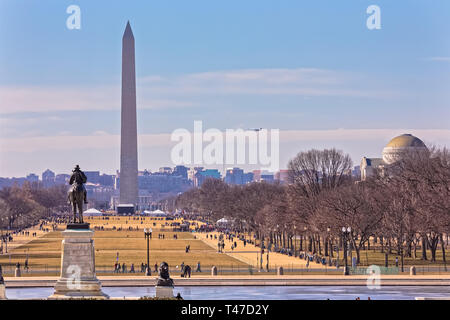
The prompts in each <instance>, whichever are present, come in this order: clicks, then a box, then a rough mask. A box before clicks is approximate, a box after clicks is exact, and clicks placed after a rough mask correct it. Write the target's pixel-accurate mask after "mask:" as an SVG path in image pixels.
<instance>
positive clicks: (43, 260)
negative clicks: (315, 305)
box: [0, 216, 444, 276]
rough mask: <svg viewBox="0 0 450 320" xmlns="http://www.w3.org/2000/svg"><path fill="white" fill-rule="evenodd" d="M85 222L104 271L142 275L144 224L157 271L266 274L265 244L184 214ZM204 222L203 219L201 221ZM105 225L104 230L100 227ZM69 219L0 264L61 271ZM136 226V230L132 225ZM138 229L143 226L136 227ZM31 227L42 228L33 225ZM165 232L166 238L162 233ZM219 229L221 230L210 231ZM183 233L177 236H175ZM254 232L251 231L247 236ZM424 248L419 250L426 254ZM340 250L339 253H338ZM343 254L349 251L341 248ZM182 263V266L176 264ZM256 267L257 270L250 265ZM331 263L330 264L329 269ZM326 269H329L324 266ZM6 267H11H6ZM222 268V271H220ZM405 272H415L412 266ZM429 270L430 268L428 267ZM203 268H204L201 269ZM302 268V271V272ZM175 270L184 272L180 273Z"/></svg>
mask: <svg viewBox="0 0 450 320" xmlns="http://www.w3.org/2000/svg"><path fill="white" fill-rule="evenodd" d="M85 222H88V223H90V227H91V229H93V230H95V236H94V246H95V261H96V269H97V273H99V274H102V275H108V274H110V275H113V269H114V264H115V263H116V261H117V254H119V259H118V262H119V263H120V264H121V265H122V264H123V263H124V262H125V264H126V266H127V270H128V272H127V273H125V274H123V273H120V275H121V276H124V275H142V273H140V269H141V263H146V261H147V242H146V240H145V237H144V228H152V239H151V240H150V242H149V243H150V266H151V269H152V274H154V265H155V263H157V264H158V265H159V264H160V263H161V262H163V261H165V262H167V263H168V264H169V266H170V268H171V272H172V273H174V272H177V271H179V270H180V265H181V263H182V262H184V264H185V265H190V266H191V268H192V276H195V275H196V273H195V270H196V266H197V263H198V262H200V263H201V268H202V273H201V275H210V274H211V267H212V266H217V267H218V269H219V270H223V269H226V270H227V271H225V273H224V274H242V275H243V274H249V273H252V274H255V275H258V274H262V273H259V272H257V270H258V267H259V265H258V263H259V261H260V260H259V257H260V256H259V255H258V254H259V252H260V248H259V247H255V246H254V245H252V244H247V245H246V246H245V247H244V246H243V242H242V241H239V240H236V241H237V243H238V247H237V248H236V249H234V250H232V249H231V244H232V243H233V242H229V241H228V240H225V252H226V253H218V252H217V240H216V239H210V238H208V239H206V235H207V234H206V233H196V232H175V231H173V227H172V226H170V224H171V223H174V222H175V223H177V222H178V223H179V222H181V220H165V218H154V217H118V216H110V217H108V218H105V217H85ZM199 224H201V223H200V222H199ZM101 227H103V230H99V228H101ZM64 228H65V225H62V224H61V225H58V228H57V230H56V231H50V232H47V233H42V232H40V231H39V232H38V237H31V236H28V237H27V236H15V238H14V241H13V242H10V243H9V246H10V249H9V250H8V253H7V254H3V255H0V264H1V265H2V266H4V268H5V267H6V268H8V267H9V268H10V270H12V268H13V267H15V265H16V264H17V263H18V262H19V263H20V264H21V268H22V269H23V266H24V262H25V260H26V258H27V257H28V265H29V267H30V270H32V272H29V273H27V272H22V275H23V276H31V275H33V276H38V275H39V276H42V275H48V276H50V275H58V274H59V268H60V263H61V240H62V237H61V232H62V231H63V230H64ZM130 228H131V229H132V230H130ZM136 229H137V230H136ZM29 231H30V233H32V232H36V231H38V230H37V229H35V230H33V229H30V230H29ZM159 234H161V235H164V239H162V238H159V237H158V235H159ZM209 234H213V235H214V234H216V235H218V233H217V232H216V233H208V235H209ZM174 235H177V239H175V238H174ZM249 238H250V237H249V236H247V239H249ZM186 246H190V251H189V252H188V253H186ZM420 254H421V252H420V251H418V252H417V256H418V257H420ZM335 256H336V255H335ZM340 257H341V259H342V257H343V253H342V252H340ZM266 259H267V254H264V255H263V263H262V266H263V268H265V267H266V262H267V260H266ZM437 260H438V261H437V263H430V262H428V261H422V260H420V259H412V258H405V265H406V266H410V265H415V266H425V267H426V268H427V267H428V266H429V267H430V268H431V267H438V266H439V267H440V268H439V271H436V269H433V270H430V274H436V273H444V266H443V264H442V256H440V255H439V252H437ZM394 261H395V255H393V254H392V255H390V256H389V266H391V267H392V266H394V264H395V262H394ZM132 263H134V268H135V272H136V273H134V274H133V273H130V272H129V271H130V267H131V264H132ZM371 264H377V265H380V266H383V265H384V254H383V253H381V252H379V251H377V252H375V251H373V250H370V251H361V261H360V266H368V265H371ZM176 266H178V268H176ZM279 266H283V267H284V268H285V270H286V272H289V270H290V269H297V270H298V269H305V270H306V268H307V267H306V261H305V260H303V259H299V258H298V257H297V258H295V257H290V256H287V255H282V254H280V253H274V252H270V254H269V267H270V269H272V272H275V270H276V268H277V267H279ZM251 268H253V269H252V270H253V272H255V273H253V272H252V271H250V269H251ZM324 269H326V270H324ZM309 270H310V271H311V272H312V273H311V272H308V273H309V274H314V273H316V272H319V273H320V274H330V275H331V274H341V272H338V270H336V268H335V267H326V266H323V265H321V264H316V263H314V262H311V263H310V264H309ZM324 271H325V272H326V273H323V272H324ZM4 272H5V270H4ZM219 272H220V271H219ZM405 272H409V270H407V267H406V268H405ZM422 272H423V270H422V271H421V273H422ZM425 272H427V270H425ZM199 274H200V273H199ZM265 274H267V273H265ZM299 274H302V272H300V273H299ZM175 276H178V275H177V274H176V273H175Z"/></svg>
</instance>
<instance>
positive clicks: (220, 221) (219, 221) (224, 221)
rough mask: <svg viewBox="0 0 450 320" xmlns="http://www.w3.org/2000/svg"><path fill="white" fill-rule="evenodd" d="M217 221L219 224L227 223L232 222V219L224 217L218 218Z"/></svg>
mask: <svg viewBox="0 0 450 320" xmlns="http://www.w3.org/2000/svg"><path fill="white" fill-rule="evenodd" d="M216 223H217V224H227V223H230V220H228V219H225V218H222V219H219V220H217V222H216Z"/></svg>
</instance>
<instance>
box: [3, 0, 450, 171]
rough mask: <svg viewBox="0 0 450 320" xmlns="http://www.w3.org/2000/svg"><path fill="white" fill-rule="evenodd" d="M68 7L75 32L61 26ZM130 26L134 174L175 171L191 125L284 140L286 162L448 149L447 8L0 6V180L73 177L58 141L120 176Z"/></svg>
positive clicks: (341, 4)
mask: <svg viewBox="0 0 450 320" xmlns="http://www.w3.org/2000/svg"><path fill="white" fill-rule="evenodd" d="M72 4H76V5H78V6H79V7H80V9H81V30H69V29H67V28H66V19H67V17H68V16H69V14H67V13H66V8H67V7H68V6H69V5H72ZM371 4H376V5H378V6H379V7H380V8H381V26H382V28H381V30H368V29H367V28H366V19H367V17H368V14H367V13H366V8H367V7H368V6H369V5H371ZM127 20H130V22H131V26H132V28H133V32H134V36H135V39H136V67H137V70H136V72H137V85H138V87H137V95H138V130H139V134H140V135H142V136H143V137H142V139H141V138H140V140H139V141H140V142H142V143H140V149H139V168H140V169H144V168H148V169H151V170H155V169H157V168H158V167H160V166H165V165H171V164H170V157H169V153H170V148H171V144H170V142H169V141H167V139H166V138H167V135H168V134H170V133H171V132H172V131H173V130H174V129H177V128H187V129H188V130H192V127H193V121H194V120H203V123H204V127H205V128H210V127H213V128H218V129H220V130H224V129H226V128H251V127H264V128H278V129H280V130H281V131H282V132H283V131H285V132H294V133H292V136H289V137H291V138H286V141H281V149H280V151H281V154H280V163H281V165H282V167H283V166H285V165H286V163H287V161H288V159H289V158H290V157H292V156H293V155H295V154H296V153H297V152H298V151H301V150H304V149H306V148H310V147H317V148H322V147H330V146H336V147H339V148H342V149H344V151H346V152H349V153H350V154H351V156H352V158H353V160H354V162H355V164H357V162H359V160H360V158H361V157H362V156H364V155H366V156H379V154H380V152H381V149H382V147H383V146H384V145H385V144H386V143H387V141H389V139H390V138H391V137H392V136H393V135H397V134H401V133H404V131H405V130H407V131H408V132H411V133H413V134H416V135H418V136H419V137H420V138H422V139H423V140H424V141H426V142H431V143H436V144H440V145H447V146H448V145H450V134H449V132H450V120H449V119H450V108H449V102H450V90H449V85H450V38H449V31H450V24H449V23H448V21H450V2H448V1H445V0H441V1H439V0H436V1H432V2H431V1H425V0H423V1H413V0H411V1H406V0H405V1H400V0H399V1H362V0H361V1H357V0H354V1H331V0H330V1H298V0H296V1H282V2H281V1H261V0H259V1H253V0H248V1H189V2H188V1H75V0H72V1H62V0H53V1H50V0H48V1H31V0H30V1H22V0H2V1H1V3H0V125H1V127H0V147H1V150H2V152H1V158H0V176H20V175H22V176H23V175H25V174H27V173H29V172H36V173H41V172H42V171H43V170H45V169H46V168H52V169H54V170H56V171H57V172H65V171H68V170H70V168H71V167H72V166H73V164H72V162H73V160H72V159H69V157H70V151H69V150H68V149H67V148H66V145H68V144H70V143H72V142H77V141H79V142H80V144H81V145H82V146H83V147H82V152H83V159H80V160H79V161H78V162H80V165H81V166H82V168H83V167H84V168H86V169H88V170H101V171H105V172H109V173H112V172H114V171H115V169H116V168H118V167H119V159H118V154H119V150H118V148H119V144H118V141H119V140H118V137H117V135H118V134H119V133H120V71H121V38H122V33H123V30H124V28H125V25H126V22H127ZM338 129H339V130H341V131H339V132H345V134H344V135H343V136H339V137H340V138H339V139H338V138H337V136H336V134H335V131H334V130H338ZM304 130H306V131H308V132H307V133H308V134H302V132H303V131H304ZM352 130H353V131H352ZM295 132H296V133H295ZM305 135H306V136H308V137H309V140H307V139H304V138H301V139H300V138H292V137H294V136H295V137H300V136H301V137H303V136H305ZM324 135H325V136H327V137H328V139H326V138H323V137H324ZM283 136H284V137H288V134H287V133H286V134H284V135H283V134H282V137H283ZM165 139H166V140H165ZM96 143H97V144H96ZM18 159H20V161H17V160H18ZM249 169H250V168H249Z"/></svg>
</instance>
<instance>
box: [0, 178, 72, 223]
mask: <svg viewBox="0 0 450 320" xmlns="http://www.w3.org/2000/svg"><path fill="white" fill-rule="evenodd" d="M67 209H68V206H67V187H66V186H63V185H58V186H54V187H50V188H44V187H42V186H41V185H39V184H37V183H29V182H26V183H25V184H24V185H23V186H21V187H19V186H12V187H5V188H3V189H1V190H0V229H1V230H13V229H23V228H26V227H29V226H31V225H34V224H36V223H37V222H38V221H39V220H40V219H42V218H46V217H48V216H49V215H50V214H51V213H52V211H55V210H57V211H65V210H67Z"/></svg>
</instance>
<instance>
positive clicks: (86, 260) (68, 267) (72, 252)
mask: <svg viewBox="0 0 450 320" xmlns="http://www.w3.org/2000/svg"><path fill="white" fill-rule="evenodd" d="M62 236H63V238H64V239H63V241H62V254H61V276H60V278H59V280H58V281H57V282H56V284H55V292H54V293H53V295H51V296H50V297H49V298H48V299H77V298H84V299H108V298H109V297H108V296H107V295H105V294H104V293H103V292H102V290H101V283H100V281H99V280H98V279H97V276H96V275H95V252H94V240H93V239H92V238H93V237H94V231H92V230H90V229H89V225H87V228H86V227H84V228H70V226H68V229H67V230H65V231H63V232H62Z"/></svg>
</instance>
